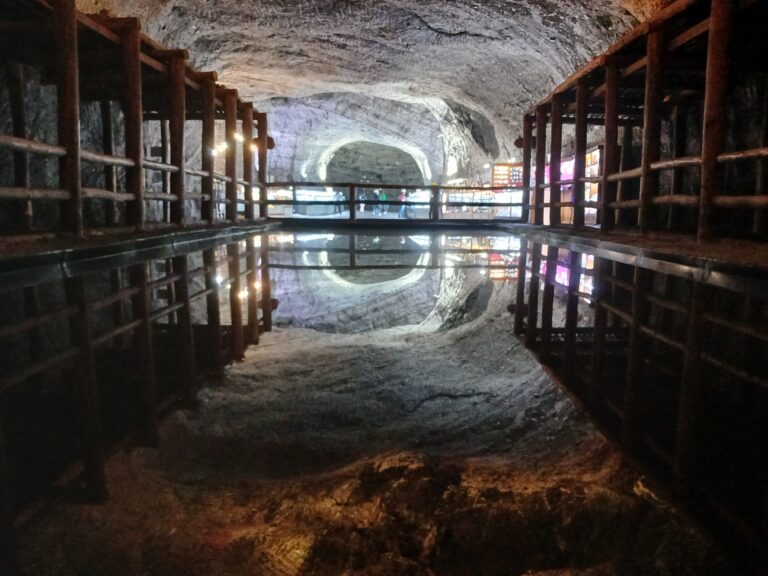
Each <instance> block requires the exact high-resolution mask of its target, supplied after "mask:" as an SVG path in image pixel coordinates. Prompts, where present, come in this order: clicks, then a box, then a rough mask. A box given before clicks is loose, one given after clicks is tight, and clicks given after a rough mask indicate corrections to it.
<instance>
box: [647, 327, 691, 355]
mask: <svg viewBox="0 0 768 576" xmlns="http://www.w3.org/2000/svg"><path fill="white" fill-rule="evenodd" d="M640 332H642V333H643V334H645V335H646V336H650V337H651V338H653V339H655V340H658V341H659V342H662V343H663V344H666V345H667V346H669V347H671V348H675V349H676V350H680V351H681V352H685V344H683V343H682V342H678V341H677V340H673V339H672V338H670V337H669V336H667V335H665V334H662V333H661V332H659V331H658V330H654V329H653V328H651V327H649V326H640Z"/></svg>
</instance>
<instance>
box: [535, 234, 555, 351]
mask: <svg viewBox="0 0 768 576" xmlns="http://www.w3.org/2000/svg"><path fill="white" fill-rule="evenodd" d="M559 252H560V250H559V249H558V248H557V247H556V246H547V272H546V275H545V277H544V295H543V298H542V302H541V348H540V350H539V358H541V361H542V362H543V363H544V364H546V363H548V361H549V356H550V354H551V353H552V313H553V310H554V302H555V273H556V272H557V258H558V254H559Z"/></svg>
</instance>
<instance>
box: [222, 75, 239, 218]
mask: <svg viewBox="0 0 768 576" xmlns="http://www.w3.org/2000/svg"><path fill="white" fill-rule="evenodd" d="M224 127H225V128H224V135H225V139H226V142H227V154H226V156H225V172H226V175H227V178H228V180H227V201H228V204H227V220H228V221H230V222H237V139H236V137H235V134H237V133H238V132H237V91H236V90H227V91H226V92H225V93H224Z"/></svg>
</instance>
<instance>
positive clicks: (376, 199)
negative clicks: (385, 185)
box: [373, 190, 381, 216]
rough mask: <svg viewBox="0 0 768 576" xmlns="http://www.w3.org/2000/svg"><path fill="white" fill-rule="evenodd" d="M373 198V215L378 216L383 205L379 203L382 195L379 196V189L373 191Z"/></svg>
mask: <svg viewBox="0 0 768 576" xmlns="http://www.w3.org/2000/svg"><path fill="white" fill-rule="evenodd" d="M373 200H374V202H375V204H374V205H373V215H374V216H378V215H379V214H381V206H380V205H379V204H378V202H379V200H381V197H380V196H379V191H378V190H374V191H373Z"/></svg>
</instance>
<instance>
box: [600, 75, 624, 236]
mask: <svg viewBox="0 0 768 576" xmlns="http://www.w3.org/2000/svg"><path fill="white" fill-rule="evenodd" d="M605 87H606V89H605V148H604V149H603V182H602V193H601V194H600V231H601V232H610V231H611V229H613V226H614V222H615V220H614V211H613V210H612V209H611V208H610V204H611V203H612V202H615V201H616V183H615V182H610V181H609V180H608V177H609V176H611V175H612V174H615V173H616V171H617V169H618V164H619V161H618V158H619V156H618V152H619V150H618V140H619V67H618V66H617V65H616V64H615V63H609V64H608V65H607V66H606V68H605Z"/></svg>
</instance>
